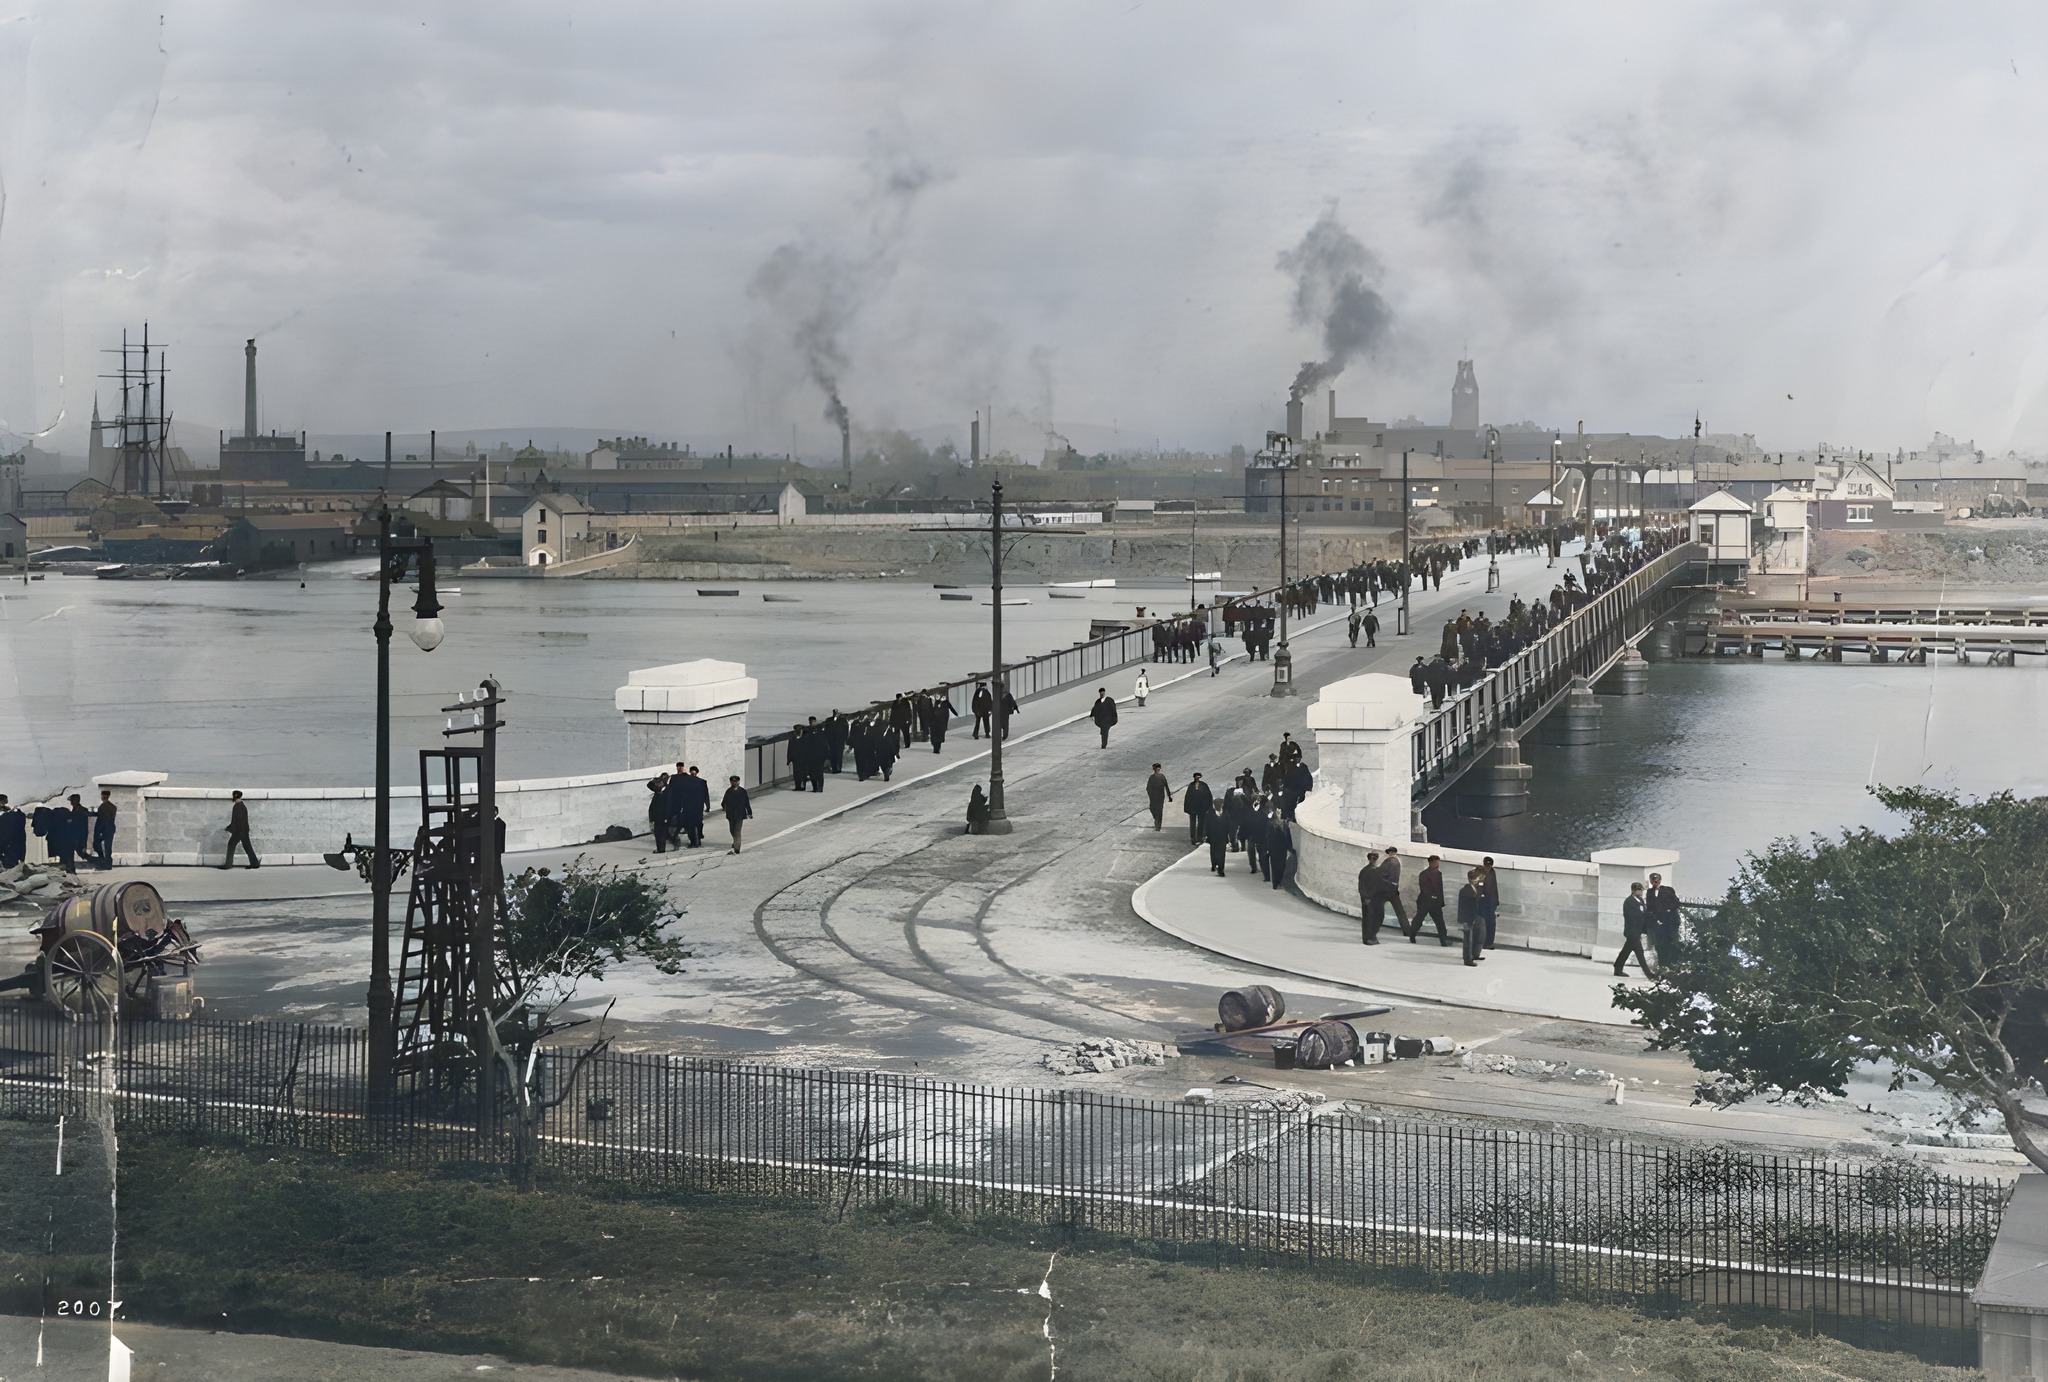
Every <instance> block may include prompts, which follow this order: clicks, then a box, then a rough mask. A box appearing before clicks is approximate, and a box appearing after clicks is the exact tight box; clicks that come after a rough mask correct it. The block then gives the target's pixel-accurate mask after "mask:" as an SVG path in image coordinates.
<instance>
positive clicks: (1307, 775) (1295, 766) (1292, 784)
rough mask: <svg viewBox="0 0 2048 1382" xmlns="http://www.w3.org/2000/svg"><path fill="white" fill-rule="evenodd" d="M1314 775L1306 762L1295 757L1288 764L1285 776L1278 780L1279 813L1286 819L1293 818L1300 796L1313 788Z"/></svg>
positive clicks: (1302, 796)
mask: <svg viewBox="0 0 2048 1382" xmlns="http://www.w3.org/2000/svg"><path fill="white" fill-rule="evenodd" d="M1315 785H1316V776H1315V774H1314V773H1312V772H1310V771H1309V768H1308V764H1306V763H1304V762H1302V761H1301V760H1300V759H1299V758H1296V759H1295V760H1294V762H1293V763H1292V764H1290V765H1289V766H1288V769H1287V773H1286V776H1284V777H1283V778H1281V780H1280V814H1281V815H1283V816H1285V817H1287V819H1288V820H1290V821H1291V820H1293V819H1294V808H1295V807H1297V806H1299V805H1301V802H1302V798H1304V797H1306V796H1307V795H1308V794H1309V793H1310V792H1312V791H1314V790H1315Z"/></svg>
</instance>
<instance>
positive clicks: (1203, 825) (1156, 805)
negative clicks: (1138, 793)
mask: <svg viewBox="0 0 2048 1382" xmlns="http://www.w3.org/2000/svg"><path fill="white" fill-rule="evenodd" d="M1314 788H1315V774H1314V773H1313V772H1311V771H1310V770H1309V766H1308V764H1307V762H1306V761H1304V758H1303V755H1302V751H1301V744H1300V743H1299V742H1298V741H1297V740H1296V739H1295V738H1294V736H1293V735H1292V734H1283V735H1281V736H1280V746H1279V748H1277V749H1276V750H1274V751H1273V752H1272V753H1271V754H1269V755H1267V757H1266V763H1265V766H1264V768H1263V769H1262V770H1260V771H1259V772H1257V773H1254V772H1253V771H1252V770H1251V769H1250V768H1249V767H1247V768H1245V769H1244V770H1243V771H1242V772H1240V773H1239V774H1238V775H1237V776H1236V777H1235V778H1233V779H1232V780H1231V782H1230V785H1229V786H1227V787H1225V788H1224V789H1223V792H1222V794H1221V795H1220V796H1219V795H1218V794H1217V792H1216V789H1215V788H1214V787H1213V786H1212V785H1210V783H1209V782H1207V781H1206V780H1205V779H1204V778H1203V776H1202V775H1201V774H1200V773H1195V774H1193V775H1192V776H1191V777H1190V778H1189V779H1188V782H1187V784H1186V785H1185V786H1183V787H1182V788H1181V789H1180V792H1179V794H1178V800H1179V802H1180V810H1181V814H1182V815H1183V816H1184V817H1185V818H1186V819H1187V823H1188V843H1189V844H1191V845H1200V844H1207V845H1208V846H1209V868H1210V871H1211V872H1213V873H1215V874H1216V875H1217V876H1218V877H1223V876H1225V875H1226V872H1227V868H1228V864H1229V860H1230V856H1231V855H1233V854H1242V855H1243V856H1244V860H1245V867H1246V868H1247V869H1249V870H1250V871H1251V872H1252V873H1255V874H1257V875H1258V876H1259V878H1260V879H1261V880H1262V881H1264V882H1267V883H1271V884H1272V885H1273V886H1274V887H1275V888H1283V887H1285V886H1286V885H1287V870H1288V866H1289V865H1290V864H1291V863H1293V861H1294V832H1293V828H1292V822H1293V820H1294V810H1295V808H1296V807H1297V806H1299V805H1300V804H1301V802H1302V799H1303V798H1304V797H1306V796H1307V795H1308V794H1309V793H1310V792H1311V791H1313V790H1314ZM1175 798H1176V794H1175V792H1174V789H1173V785H1172V782H1171V781H1170V780H1169V779H1168V778H1167V776H1166V770H1165V767H1164V765H1162V764H1159V763H1154V764H1153V765H1152V774H1151V776H1149V777H1147V778H1146V779H1145V801H1146V805H1147V807H1148V808H1149V809H1150V811H1151V813H1152V828H1153V829H1154V830H1163V829H1165V828H1166V807H1167V803H1168V802H1171V801H1173V800H1175Z"/></svg>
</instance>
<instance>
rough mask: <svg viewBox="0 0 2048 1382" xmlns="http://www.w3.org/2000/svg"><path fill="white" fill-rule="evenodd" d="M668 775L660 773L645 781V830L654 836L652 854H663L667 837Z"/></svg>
mask: <svg viewBox="0 0 2048 1382" xmlns="http://www.w3.org/2000/svg"><path fill="white" fill-rule="evenodd" d="M669 781H670V779H669V775H668V774H667V773H662V774H661V775H660V776H658V777H653V778H649V779H648V781H647V828H648V831H649V832H650V833H651V834H652V835H653V836H654V852H655V853H656V854H662V853H665V852H666V851H667V849H668V835H669V809H668V806H669V799H668V784H669Z"/></svg>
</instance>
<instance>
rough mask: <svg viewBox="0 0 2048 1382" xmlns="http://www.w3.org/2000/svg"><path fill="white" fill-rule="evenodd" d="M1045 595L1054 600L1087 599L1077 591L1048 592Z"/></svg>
mask: <svg viewBox="0 0 2048 1382" xmlns="http://www.w3.org/2000/svg"><path fill="white" fill-rule="evenodd" d="M1045 593H1046V594H1047V595H1050V596H1051V597H1052V598H1053V599H1055V600H1085V599H1087V598H1088V597H1087V596H1086V595H1083V594H1082V593H1081V592H1080V591H1078V590H1048V591H1046V592H1045Z"/></svg>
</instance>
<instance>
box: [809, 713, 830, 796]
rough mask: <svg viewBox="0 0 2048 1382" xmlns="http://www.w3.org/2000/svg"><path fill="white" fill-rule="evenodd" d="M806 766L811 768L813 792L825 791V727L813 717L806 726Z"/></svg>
mask: <svg viewBox="0 0 2048 1382" xmlns="http://www.w3.org/2000/svg"><path fill="white" fill-rule="evenodd" d="M804 750H805V754H804V757H805V764H806V766H807V767H809V768H810V782H811V790H812V791H814V792H823V791H824V790H825V727H824V726H823V725H821V724H819V723H818V717H817V716H815V715H813V716H811V717H810V718H809V719H808V720H807V721H806V722H805V724H804Z"/></svg>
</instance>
